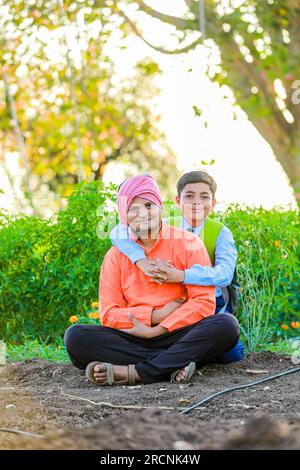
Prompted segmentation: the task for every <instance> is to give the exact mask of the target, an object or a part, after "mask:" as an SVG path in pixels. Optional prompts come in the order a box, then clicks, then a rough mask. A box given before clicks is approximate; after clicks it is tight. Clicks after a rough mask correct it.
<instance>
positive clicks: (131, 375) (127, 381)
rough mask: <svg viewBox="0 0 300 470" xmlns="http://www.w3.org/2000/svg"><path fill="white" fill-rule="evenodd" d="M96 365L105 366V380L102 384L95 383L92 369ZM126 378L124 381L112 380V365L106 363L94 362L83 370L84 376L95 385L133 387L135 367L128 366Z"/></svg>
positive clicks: (132, 365)
mask: <svg viewBox="0 0 300 470" xmlns="http://www.w3.org/2000/svg"><path fill="white" fill-rule="evenodd" d="M98 364H103V365H104V366H106V379H105V381H104V382H97V380H95V377H94V368H95V366H96V365H98ZM127 367H128V378H127V379H124V380H114V372H113V364H110V363H108V362H101V361H94V362H90V363H89V364H88V365H87V366H86V369H85V376H86V378H87V379H88V380H89V381H90V382H93V383H94V384H96V385H135V384H136V381H135V366H134V364H128V366H127Z"/></svg>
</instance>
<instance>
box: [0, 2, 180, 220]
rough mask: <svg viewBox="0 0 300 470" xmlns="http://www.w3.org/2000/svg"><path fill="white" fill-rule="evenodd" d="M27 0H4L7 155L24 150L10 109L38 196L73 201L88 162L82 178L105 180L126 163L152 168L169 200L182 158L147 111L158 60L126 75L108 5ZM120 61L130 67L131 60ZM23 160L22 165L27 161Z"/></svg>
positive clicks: (1, 118) (1, 110) (1, 45)
mask: <svg viewBox="0 0 300 470" xmlns="http://www.w3.org/2000/svg"><path fill="white" fill-rule="evenodd" d="M29 3H30V4H29ZM29 3H28V2H24V1H18V2H15V1H13V0H5V1H3V0H0V68H1V70H2V69H3V72H4V73H5V76H4V73H3V74H2V75H1V76H0V95H1V96H2V97H3V99H2V100H1V101H0V128H1V131H0V137H1V139H2V140H3V142H4V143H5V151H6V152H11V151H12V152H15V151H19V152H20V148H19V143H18V139H17V138H16V132H15V128H14V126H13V121H12V108H14V109H15V112H16V116H17V121H18V124H19V127H20V131H21V133H22V136H23V138H24V144H25V151H26V155H27V159H28V165H27V168H26V169H27V171H28V172H30V173H31V176H33V175H34V176H35V178H32V179H34V181H35V184H34V186H33V187H34V189H35V192H37V191H41V192H42V193H45V192H47V191H49V192H50V193H51V194H53V193H55V194H58V195H60V196H68V195H69V194H70V193H71V192H72V190H73V185H74V184H76V183H77V182H78V181H80V178H79V173H80V163H79V160H81V157H82V166H83V172H84V174H85V177H86V181H91V180H92V179H95V180H101V179H102V177H103V174H104V172H105V169H106V167H107V164H108V163H111V162H114V161H118V162H121V163H127V162H128V161H130V163H131V165H132V167H133V168H134V169H137V170H143V171H147V168H151V169H152V173H153V175H154V176H156V178H157V180H158V182H159V183H160V184H161V187H162V188H163V190H166V195H169V194H168V189H169V187H170V186H171V177H172V173H173V178H176V176H177V175H176V158H175V155H174V152H173V151H172V149H171V148H170V147H169V146H168V145H167V143H166V141H165V136H164V133H163V132H162V131H161V130H160V129H159V127H158V126H157V123H158V121H159V119H160V116H159V115H158V114H157V112H154V108H153V106H151V107H150V106H149V104H150V102H151V100H152V99H153V98H154V97H155V96H156V95H157V94H158V93H159V89H158V88H157V87H156V86H155V84H154V79H155V77H156V76H157V75H158V74H159V73H160V70H159V67H158V64H157V63H156V62H154V61H153V60H152V59H151V58H149V57H145V58H143V59H142V60H140V61H139V62H137V63H136V64H135V66H133V70H132V72H131V71H130V72H129V73H128V76H126V77H121V76H120V73H119V72H118V69H117V66H118V64H116V63H115V62H114V60H113V59H112V57H113V56H114V54H115V53H116V52H117V53H118V54H120V51H119V50H118V49H120V48H121V47H122V40H123V39H124V37H126V34H125V32H126V29H127V28H126V25H120V21H119V19H118V17H117V16H116V15H112V14H111V12H110V10H109V9H108V8H105V4H104V2H99V1H97V0H90V1H89V2H88V5H86V4H85V2H82V1H80V0H77V1H76V0H75V1H68V0H66V1H64V2H59V3H61V7H60V5H59V4H58V2H57V1H56V0H55V1H54V0H40V1H39V2H38V3H39V6H38V7H37V6H36V5H33V3H35V2H29ZM4 4H5V5H4ZM116 31H117V32H118V37H119V41H120V43H119V44H118V45H116V41H115V34H116ZM71 36H72V41H70V37H71ZM119 46H120V47H119ZM112 51H113V52H112ZM120 58H121V60H124V61H126V58H127V55H124V57H123V56H122V53H121V54H120ZM9 96H10V99H9ZM10 101H13V106H12V104H10ZM19 163H20V165H22V166H23V165H25V162H24V159H22V158H20V162H19ZM163 163H166V164H165V165H164V164H163ZM35 205H36V206H37V204H35ZM54 205H55V202H54ZM57 208H58V207H57V206H56V207H54V208H53V209H54V210H56V209H57ZM38 210H39V208H38V207H37V208H36V215H37V214H38V215H39V213H40V212H39V211H38Z"/></svg>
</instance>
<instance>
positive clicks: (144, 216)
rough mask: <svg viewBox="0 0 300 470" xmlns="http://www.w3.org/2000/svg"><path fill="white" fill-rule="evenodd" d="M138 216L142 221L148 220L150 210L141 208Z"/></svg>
mask: <svg viewBox="0 0 300 470" xmlns="http://www.w3.org/2000/svg"><path fill="white" fill-rule="evenodd" d="M137 215H138V217H140V218H141V219H148V209H147V208H146V207H144V206H142V207H140V208H139V211H138V214H137Z"/></svg>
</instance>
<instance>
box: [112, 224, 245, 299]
mask: <svg viewBox="0 0 300 470" xmlns="http://www.w3.org/2000/svg"><path fill="white" fill-rule="evenodd" d="M203 225H204V224H202V225H199V226H198V227H194V228H193V232H194V233H195V234H196V235H198V236H200V232H201V230H202V227H203ZM181 228H182V229H183V230H187V229H188V228H191V227H190V225H189V224H188V222H187V221H186V219H185V218H184V217H182V222H181ZM110 239H111V242H112V244H113V245H114V246H116V247H117V248H118V250H119V251H120V252H121V253H123V254H124V255H125V256H127V257H128V258H129V259H130V261H131V262H132V263H136V262H137V261H138V260H140V259H143V258H146V255H145V252H144V250H143V249H142V248H141V247H140V246H139V245H138V243H136V242H133V241H131V240H130V239H129V234H128V229H127V226H125V225H122V224H119V225H117V226H116V227H115V228H114V229H113V230H112V231H111V232H110ZM236 261H237V251H236V248H235V244H234V239H233V236H232V233H231V231H230V230H229V228H227V227H223V228H222V229H221V231H220V233H219V235H218V238H217V243H216V251H215V265H214V266H213V267H210V266H201V265H200V264H194V265H193V266H192V267H191V268H189V269H185V271H184V281H183V283H184V284H192V285H198V286H216V287H217V289H216V297H219V296H220V295H222V291H221V288H222V287H226V286H228V285H229V284H230V283H231V281H232V278H233V274H234V269H235V266H236Z"/></svg>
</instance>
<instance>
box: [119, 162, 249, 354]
mask: <svg viewBox="0 0 300 470" xmlns="http://www.w3.org/2000/svg"><path fill="white" fill-rule="evenodd" d="M216 189H217V185H216V182H215V181H214V179H213V178H212V177H211V176H210V175H209V174H208V173H206V172H204V171H191V172H188V173H185V174H184V175H183V176H182V177H181V178H180V179H179V181H178V183H177V193H178V195H177V196H176V203H177V204H178V205H179V207H180V208H181V210H182V217H179V218H178V217H175V218H173V219H170V220H169V221H166V222H167V223H168V222H169V223H170V224H171V225H177V226H179V227H180V228H182V229H184V230H188V231H190V232H193V233H195V234H196V235H198V236H200V237H201V238H202V240H203V242H204V244H205V246H206V248H207V251H208V253H209V255H210V258H211V261H212V266H213V267H209V266H201V265H194V266H192V267H191V268H189V269H186V270H184V271H182V270H179V269H177V268H176V267H174V266H172V265H171V264H170V262H169V261H168V260H153V259H147V257H146V255H145V253H144V251H143V249H142V248H141V247H140V246H139V245H138V244H137V243H136V242H134V241H131V240H130V238H129V234H128V231H127V227H125V226H123V225H121V224H119V225H117V226H116V227H115V228H114V229H113V230H112V231H111V233H110V238H111V241H112V243H113V245H114V246H116V247H117V248H118V249H119V251H120V252H121V253H123V254H124V255H125V256H127V257H128V258H129V259H130V260H131V262H132V263H134V264H136V266H137V267H138V268H139V269H141V271H143V273H144V274H145V275H146V276H150V277H152V280H153V282H157V283H162V282H171V283H172V282H182V283H184V284H194V285H202V286H215V287H216V312H215V313H216V314H218V313H223V312H224V313H226V312H230V313H235V312H234V311H231V310H232V309H233V304H232V302H230V298H229V295H228V293H229V292H231V291H230V289H229V286H230V284H231V283H232V280H233V277H234V274H235V269H236V261H237V252H236V248H235V245H234V240H233V236H232V233H231V231H230V230H229V229H228V228H227V227H225V226H224V225H223V224H221V223H220V222H218V221H215V220H214V219H211V218H210V217H208V216H209V214H210V213H211V212H212V211H213V210H214V207H215V205H216V199H215V193H216ZM230 308H231V310H230ZM243 357H244V348H243V345H242V343H241V341H240V340H239V341H238V343H237V344H236V345H235V347H234V348H233V349H232V350H231V351H228V352H226V353H224V354H222V356H220V357H218V358H217V359H216V362H221V363H229V362H233V361H239V360H240V359H242V358H243Z"/></svg>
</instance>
